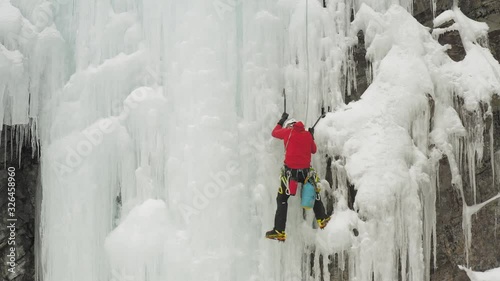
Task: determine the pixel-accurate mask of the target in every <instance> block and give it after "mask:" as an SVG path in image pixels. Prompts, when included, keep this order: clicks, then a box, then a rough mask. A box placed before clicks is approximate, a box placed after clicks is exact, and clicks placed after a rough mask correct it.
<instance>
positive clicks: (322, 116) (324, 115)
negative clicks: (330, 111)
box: [312, 113, 326, 129]
mask: <svg viewBox="0 0 500 281" xmlns="http://www.w3.org/2000/svg"><path fill="white" fill-rule="evenodd" d="M325 117H326V113H323V114H322V115H321V116H320V117H319V118H318V120H316V123H314V125H313V126H312V128H313V129H314V127H316V125H318V122H319V120H321V119H323V118H325Z"/></svg>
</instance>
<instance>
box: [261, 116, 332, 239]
mask: <svg viewBox="0 0 500 281" xmlns="http://www.w3.org/2000/svg"><path fill="white" fill-rule="evenodd" d="M287 119H288V113H286V112H285V113H283V115H282V116H281V119H280V121H279V122H278V124H277V125H276V127H274V130H273V132H272V136H273V137H275V138H277V139H281V140H283V144H284V145H285V161H284V162H285V165H284V167H283V169H282V173H281V186H280V188H279V190H278V196H277V197H276V203H277V205H278V206H277V209H276V215H275V217H274V228H273V229H272V230H270V231H268V232H266V238H269V239H275V240H279V241H285V239H286V234H285V226H286V216H287V211H288V203H287V201H288V198H289V197H290V195H292V196H293V195H295V193H296V192H297V184H298V183H302V184H304V183H305V182H306V181H307V180H309V179H312V182H314V185H316V175H315V173H314V171H313V170H312V169H311V154H314V153H316V143H315V142H314V128H309V131H306V130H305V128H304V124H303V123H302V122H300V121H296V120H295V119H293V118H291V119H289V120H287ZM285 121H286V122H285ZM313 210H314V214H315V216H316V221H317V222H318V226H319V227H320V228H321V229H323V228H324V227H325V226H326V224H327V223H328V221H330V217H327V215H326V213H325V208H324V206H323V203H322V202H321V198H320V197H319V193H318V194H317V196H316V201H315V202H314V208H313Z"/></svg>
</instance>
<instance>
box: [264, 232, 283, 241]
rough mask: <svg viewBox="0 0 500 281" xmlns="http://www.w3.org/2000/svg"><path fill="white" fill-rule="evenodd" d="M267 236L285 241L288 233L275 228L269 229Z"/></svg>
mask: <svg viewBox="0 0 500 281" xmlns="http://www.w3.org/2000/svg"><path fill="white" fill-rule="evenodd" d="M266 238H267V239H272V240H278V241H281V242H285V240H286V234H285V232H284V231H278V230H275V229H273V230H269V231H268V232H266Z"/></svg>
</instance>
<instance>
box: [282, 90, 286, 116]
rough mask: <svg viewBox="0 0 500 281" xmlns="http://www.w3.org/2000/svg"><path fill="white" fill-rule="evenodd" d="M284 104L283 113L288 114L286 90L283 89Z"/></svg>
mask: <svg viewBox="0 0 500 281" xmlns="http://www.w3.org/2000/svg"><path fill="white" fill-rule="evenodd" d="M283 103H284V109H283V112H286V91H285V88H283Z"/></svg>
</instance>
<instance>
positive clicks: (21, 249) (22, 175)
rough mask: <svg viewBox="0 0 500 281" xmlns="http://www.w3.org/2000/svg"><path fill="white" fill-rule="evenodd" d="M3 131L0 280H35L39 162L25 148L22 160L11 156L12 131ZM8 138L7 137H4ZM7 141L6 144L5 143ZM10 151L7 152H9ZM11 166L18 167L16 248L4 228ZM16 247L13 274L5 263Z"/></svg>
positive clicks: (1, 152) (1, 150)
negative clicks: (36, 204) (11, 249)
mask: <svg viewBox="0 0 500 281" xmlns="http://www.w3.org/2000/svg"><path fill="white" fill-rule="evenodd" d="M3 129H4V130H3V131H2V143H1V145H0V217H1V218H2V227H1V228H0V263H1V265H2V270H0V279H1V280H15V281H32V280H34V278H35V255H34V249H35V247H34V245H35V202H36V188H37V180H38V166H39V165H38V160H37V158H36V157H35V159H32V157H31V150H29V149H26V148H25V149H24V150H23V152H22V153H21V157H20V158H21V159H19V157H18V155H16V154H15V153H13V154H11V153H10V152H11V148H12V147H11V145H12V144H13V143H12V140H11V139H10V136H11V132H12V131H11V128H9V127H7V126H4V127H3ZM5 136H7V138H5ZM5 140H7V141H5ZM6 152H7V153H6ZM19 162H21V164H20V165H19ZM9 167H13V168H15V176H14V177H13V178H14V179H15V183H16V192H15V196H14V197H15V202H14V203H15V217H14V218H16V219H17V221H15V222H14V223H15V226H16V229H15V231H14V233H15V243H16V244H15V245H9V244H8V241H9V240H8V238H9V236H10V234H11V231H10V230H9V229H7V228H6V227H3V226H4V225H9V224H10V223H11V222H7V218H8V217H9V216H8V207H11V206H12V205H11V206H8V203H9V201H8V197H9V196H8V190H7V182H8V172H7V170H8V169H9ZM13 246H14V247H15V252H16V266H15V273H10V272H9V271H8V270H7V269H8V268H9V267H8V265H6V263H7V262H8V260H7V255H9V253H10V248H11V247H13Z"/></svg>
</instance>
